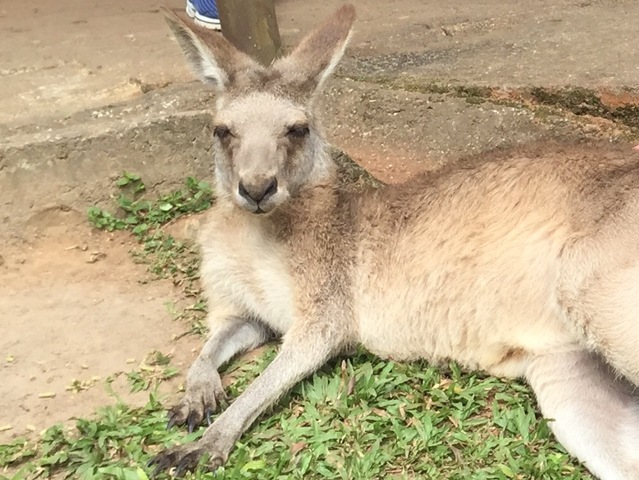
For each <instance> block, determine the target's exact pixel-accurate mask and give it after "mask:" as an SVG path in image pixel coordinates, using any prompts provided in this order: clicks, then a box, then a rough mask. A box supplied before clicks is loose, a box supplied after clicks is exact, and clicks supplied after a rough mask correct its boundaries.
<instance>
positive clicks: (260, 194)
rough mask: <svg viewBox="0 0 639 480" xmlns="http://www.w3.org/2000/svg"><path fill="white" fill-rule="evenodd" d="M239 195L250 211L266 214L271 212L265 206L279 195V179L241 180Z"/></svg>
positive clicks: (238, 188)
mask: <svg viewBox="0 0 639 480" xmlns="http://www.w3.org/2000/svg"><path fill="white" fill-rule="evenodd" d="M237 193H238V194H239V196H240V197H242V198H243V199H244V200H245V201H246V202H247V206H248V207H249V209H250V210H252V211H254V212H255V213H265V212H267V211H268V210H270V208H268V207H266V208H264V207H265V204H267V203H268V200H270V199H271V198H272V197H273V196H274V195H275V194H276V193H277V178H276V177H260V178H256V179H251V180H248V179H244V180H240V181H239V183H238V185H237Z"/></svg>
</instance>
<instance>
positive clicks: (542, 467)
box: [0, 348, 590, 480]
mask: <svg viewBox="0 0 639 480" xmlns="http://www.w3.org/2000/svg"><path fill="white" fill-rule="evenodd" d="M274 350H275V349H274V348H271V349H269V350H268V351H267V352H266V354H265V355H264V356H262V357H261V358H259V359H257V360H255V361H252V362H248V363H242V362H241V361H238V362H236V363H234V364H233V365H231V367H230V370H238V369H239V370H240V372H237V371H235V372H234V375H237V374H238V373H241V376H240V377H239V379H238V380H237V381H236V382H235V383H234V384H233V385H232V386H231V388H230V391H229V393H230V394H231V396H236V395H237V394H239V393H240V392H241V391H242V390H243V389H244V388H245V387H246V385H247V384H248V383H249V382H250V381H251V379H253V378H254V377H255V376H256V375H257V374H258V373H259V372H260V371H261V370H262V369H263V368H264V367H265V365H267V364H268V362H269V361H270V359H271V358H272V356H273V355H274ZM352 379H354V380H352ZM353 382H354V383H353ZM164 408H165V406H164V405H162V403H161V402H160V401H159V400H158V398H157V397H156V395H155V394H151V395H150V398H149V402H148V403H147V405H146V406H144V407H142V408H137V409H136V408H132V407H130V406H127V405H125V404H122V403H116V404H115V405H112V406H109V407H105V408H104V409H101V410H100V411H98V412H97V414H96V416H95V417H94V418H92V419H79V420H77V423H76V426H75V428H74V429H73V430H72V431H67V430H64V429H63V428H62V427H60V426H57V427H52V428H50V429H49V430H48V431H47V432H46V433H45V434H44V435H43V436H42V438H41V439H40V440H39V441H38V442H37V443H35V444H29V443H24V444H23V443H20V442H15V443H14V444H11V445H2V446H0V465H8V466H10V467H12V469H13V470H14V471H17V473H16V475H15V476H14V477H7V478H15V479H19V478H33V477H34V476H35V475H37V474H40V475H42V476H44V477H46V476H49V475H51V474H54V473H56V474H58V475H62V476H69V477H72V478H84V479H89V478H113V479H127V480H128V479H138V478H140V479H144V478H146V477H145V475H146V474H147V473H148V472H147V470H146V467H144V464H145V463H146V462H147V461H148V460H149V459H150V458H151V456H152V455H153V454H154V453H155V452H157V451H158V450H159V449H160V448H161V447H162V446H168V445H172V444H174V443H177V442H185V441H190V440H193V439H195V438H197V437H198V436H199V435H200V434H201V432H202V430H200V431H199V432H195V433H194V434H192V435H186V434H185V432H184V431H183V430H180V429H177V430H176V429H174V430H171V431H167V430H166V428H165V425H166V417H165V413H164ZM145 472H146V473H145ZM56 476H57V475H56ZM162 478H167V477H162ZM191 478H197V479H204V478H220V479H236V478H252V479H272V478H293V479H297V478H299V479H302V478H308V479H315V478H317V479H319V478H329V479H330V478H335V479H352V478H361V479H372V478H398V479H399V478H432V479H468V478H472V479H510V478H520V479H529V478H534V479H549V480H550V479H557V478H572V479H583V478H590V477H589V476H588V474H587V473H586V471H585V469H583V468H582V467H579V466H577V465H576V464H575V463H574V462H573V461H572V460H571V459H570V458H569V457H568V456H567V455H566V454H565V453H564V452H563V450H562V449H561V448H560V447H558V446H557V445H556V443H555V442H554V441H553V440H552V438H551V436H550V432H549V429H548V427H547V425H546V423H545V422H543V421H542V422H540V421H538V414H537V412H536V409H535V405H534V402H533V400H532V397H531V395H530V393H529V391H528V389H527V388H526V387H525V386H522V385H521V384H519V383H516V382H515V383H504V382H500V381H498V380H496V379H494V378H490V377H483V376H479V375H476V374H462V373H460V372H459V370H458V369H457V367H456V366H455V365H454V364H451V365H450V366H449V367H448V368H443V369H437V368H433V367H429V366H428V365H426V364H425V363H421V362H418V363H411V364H401V363H395V362H382V361H379V360H377V359H375V358H373V357H371V356H369V355H368V354H366V353H365V352H359V353H358V354H356V355H355V356H354V357H353V358H352V359H338V360H336V361H333V362H331V364H330V365H328V366H326V367H325V368H324V369H322V371H320V372H319V373H317V374H316V375H314V376H313V377H311V378H310V379H308V380H307V381H304V382H302V383H300V384H299V385H298V386H297V387H296V388H295V389H294V390H293V391H292V392H291V393H289V394H288V395H286V396H285V397H284V398H283V399H282V400H281V401H280V402H278V404H277V405H276V406H275V407H274V408H273V409H272V411H271V412H269V413H267V414H266V415H264V416H263V417H262V418H261V419H259V420H258V422H257V423H256V425H255V426H254V427H253V428H252V429H250V430H249V431H248V432H247V433H246V435H244V436H243V437H242V439H241V441H240V443H239V444H238V446H237V448H236V449H235V450H234V452H233V454H232V455H231V457H230V459H229V462H228V464H227V465H226V466H225V467H224V468H222V469H220V470H219V471H218V472H217V473H216V474H211V473H206V472H197V473H196V474H195V475H192V476H191Z"/></svg>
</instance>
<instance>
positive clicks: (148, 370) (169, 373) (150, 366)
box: [111, 351, 180, 393]
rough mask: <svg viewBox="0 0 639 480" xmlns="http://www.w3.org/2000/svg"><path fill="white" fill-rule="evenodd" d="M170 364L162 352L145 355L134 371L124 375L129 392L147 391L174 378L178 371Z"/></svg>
mask: <svg viewBox="0 0 639 480" xmlns="http://www.w3.org/2000/svg"><path fill="white" fill-rule="evenodd" d="M170 362H171V358H170V357H169V356H167V355H164V354H163V353H162V352H158V351H155V352H151V353H150V354H149V355H147V356H146V358H145V359H144V360H143V361H142V362H141V363H140V365H139V366H138V368H137V369H136V370H132V371H130V372H127V373H126V379H127V382H128V383H129V388H130V389H131V392H132V393H135V392H140V391H142V390H148V389H150V388H151V387H152V386H155V385H158V384H159V383H160V382H163V381H165V380H169V379H170V378H173V377H175V376H176V375H177V374H178V373H180V371H179V370H178V369H177V368H175V367H173V366H171V365H169V363H170ZM114 379H115V378H112V379H111V380H114Z"/></svg>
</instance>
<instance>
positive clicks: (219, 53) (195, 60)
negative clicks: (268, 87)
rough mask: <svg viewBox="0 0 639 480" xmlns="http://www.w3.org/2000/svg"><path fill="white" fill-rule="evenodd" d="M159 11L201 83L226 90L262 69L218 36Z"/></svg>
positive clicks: (169, 12) (167, 10) (169, 13)
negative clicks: (242, 78) (243, 77)
mask: <svg viewBox="0 0 639 480" xmlns="http://www.w3.org/2000/svg"><path fill="white" fill-rule="evenodd" d="M162 10H163V12H164V18H165V20H166V23H168V25H169V27H170V28H171V31H172V32H173V35H174V36H175V39H176V40H177V42H178V43H179V45H180V47H182V51H183V52H184V55H185V56H186V59H187V61H188V62H189V65H190V66H191V69H192V70H193V72H194V73H195V75H196V76H197V77H198V78H199V79H200V80H201V81H202V82H204V83H208V84H212V85H215V86H216V87H217V88H218V89H219V90H227V89H228V88H229V87H231V86H232V85H233V84H234V83H236V82H237V81H238V80H239V79H241V77H242V76H243V75H244V76H251V74H252V73H254V72H256V71H258V70H260V71H263V70H264V67H262V66H261V65H260V64H259V63H257V62H256V61H255V60H253V59H252V58H251V57H249V56H248V55H246V54H245V53H242V52H240V51H239V50H238V49H237V48H235V47H234V46H233V45H231V43H230V42H229V41H228V40H226V39H225V38H224V37H223V36H222V35H221V34H220V33H218V32H211V31H210V30H207V29H205V28H200V27H198V26H197V25H195V24H191V22H187V21H186V20H184V19H182V18H180V17H179V16H178V15H176V13H175V12H173V11H171V10H169V9H168V8H165V7H163V8H162Z"/></svg>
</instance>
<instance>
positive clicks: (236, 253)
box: [201, 228, 294, 333]
mask: <svg viewBox="0 0 639 480" xmlns="http://www.w3.org/2000/svg"><path fill="white" fill-rule="evenodd" d="M209 231H210V230H209ZM201 247H202V253H203V259H202V280H203V283H204V285H205V289H206V294H207V297H208V298H209V301H212V302H215V301H216V300H217V301H221V302H224V303H225V304H229V305H231V306H232V307H233V309H234V310H235V311H237V312H238V313H239V314H244V315H250V316H252V317H254V318H258V319H260V320H261V321H263V322H264V323H266V324H267V325H269V326H270V327H271V328H272V329H273V330H275V331H276V332H279V333H284V332H286V331H287V330H288V328H289V326H290V324H291V323H292V321H293V318H294V289H293V281H292V279H291V275H290V272H289V267H288V264H287V262H286V256H285V255H284V252H283V251H282V247H281V246H279V245H277V244H274V243H273V242H270V241H268V240H267V239H264V238H262V237H261V236H259V235H255V234H251V232H250V231H248V232H247V231H246V230H244V229H236V230H234V229H229V228H226V229H221V230H219V231H218V232H211V234H209V235H206V236H204V237H203V239H202V241H201Z"/></svg>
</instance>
